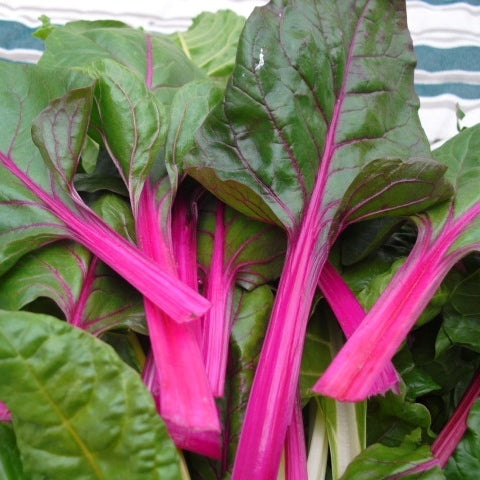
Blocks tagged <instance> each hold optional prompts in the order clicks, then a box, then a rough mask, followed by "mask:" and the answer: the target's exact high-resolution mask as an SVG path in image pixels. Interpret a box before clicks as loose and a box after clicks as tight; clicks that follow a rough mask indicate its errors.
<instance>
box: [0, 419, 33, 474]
mask: <svg viewBox="0 0 480 480" xmlns="http://www.w3.org/2000/svg"><path fill="white" fill-rule="evenodd" d="M0 477H1V478H2V480H31V478H32V477H31V476H30V475H28V474H26V473H25V472H24V470H23V464H22V459H21V457H20V452H19V450H18V447H17V440H16V438H15V432H14V431H13V427H12V425H11V424H10V423H7V422H0Z"/></svg>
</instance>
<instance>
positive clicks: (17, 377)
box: [0, 311, 180, 480]
mask: <svg viewBox="0 0 480 480" xmlns="http://www.w3.org/2000/svg"><path fill="white" fill-rule="evenodd" d="M0 373H1V378H2V382H1V384H0V398H1V399H2V401H5V403H7V404H8V406H9V407H10V409H11V411H12V414H13V425H14V428H15V433H16V436H17V442H18V446H19V449H20V451H21V453H22V459H23V463H24V467H25V469H26V470H27V471H28V472H31V473H34V474H36V475H40V474H43V475H46V476H47V477H49V478H52V479H64V478H76V479H79V480H83V479H85V480H87V479H88V480H91V479H111V478H124V477H126V478H129V479H132V480H136V479H138V480H140V479H149V480H151V479H153V478H158V479H160V478H161V479H162V480H163V479H172V480H177V479H178V478H179V477H180V471H179V460H178V457H177V454H176V450H175V447H174V445H173V443H172V442H171V440H170V438H169V437H168V435H167V432H166V429H165V426H164V424H163V422H162V420H161V419H160V417H159V416H158V415H157V413H156V409H155V405H154V402H153V399H152V396H151V394H150V392H149V391H148V390H147V388H146V387H145V386H144V384H143V383H142V381H141V379H140V376H139V375H138V374H136V373H135V372H134V371H133V370H132V369H131V368H130V367H128V366H127V365H126V364H125V363H124V362H123V361H122V360H120V358H119V357H118V356H117V355H116V354H115V353H114V351H113V350H112V349H111V347H109V346H108V345H106V344H105V343H103V342H102V341H100V340H98V339H96V338H94V337H92V336H91V335H89V334H87V333H85V332H83V331H82V330H80V329H77V328H74V327H72V326H71V325H69V324H67V323H65V322H61V321H59V320H57V319H55V318H52V317H49V316H44V315H38V314H30V313H26V312H10V311H1V313H0ZM39 431H41V435H39Z"/></svg>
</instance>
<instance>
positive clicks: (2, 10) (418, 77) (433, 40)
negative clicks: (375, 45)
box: [0, 0, 480, 146]
mask: <svg viewBox="0 0 480 480" xmlns="http://www.w3.org/2000/svg"><path fill="white" fill-rule="evenodd" d="M33 3H34V2H31V1H30V0H6V1H2V0H0V59H7V60H12V61H21V62H35V61H36V60H37V59H38V58H39V56H40V55H41V51H42V42H41V41H39V40H37V39H35V38H34V37H32V32H33V31H34V30H35V29H36V27H38V26H39V25H40V21H39V20H38V19H39V17H40V16H41V15H46V16H47V17H49V18H50V20H51V21H52V23H56V24H62V23H65V22H67V21H70V20H77V19H86V20H95V19H105V18H115V19H118V20H121V21H123V22H125V23H128V24H130V25H132V26H134V27H140V26H141V27H143V28H145V29H146V30H149V31H156V32H163V33H171V32H173V31H177V30H185V29H186V28H188V26H189V25H190V22H191V19H192V17H194V16H196V15H197V14H198V13H200V12H201V11H203V10H208V11H216V10H220V9H231V10H233V11H235V12H237V13H238V14H240V15H243V16H248V15H249V14H250V12H251V11H252V9H253V8H254V7H255V6H259V5H264V4H265V3H267V2H266V0H203V1H201V0H176V1H175V2H171V1H166V0H164V1H157V2H151V1H150V0H135V2H131V1H130V0H115V1H113V0H82V2H81V6H77V5H76V4H75V6H66V5H65V3H66V2H64V0H42V2H38V4H40V5H39V6H32V4H33ZM68 3H69V4H70V5H71V3H70V2H68ZM79 3H80V2H79ZM407 14H408V24H409V28H410V31H411V34H412V38H413V42H414V47H415V51H416V54H417V58H418V65H417V69H416V73H415V85H416V89H417V92H418V95H419V96H420V102H421V108H420V117H421V120H422V124H423V126H424V128H425V131H426V133H427V136H428V138H429V140H430V142H431V143H432V145H434V146H436V145H438V144H440V143H442V142H443V141H445V140H446V139H448V138H450V137H452V136H453V135H455V133H456V132H457V109H458V108H459V109H460V110H461V111H462V112H463V113H464V114H465V117H464V118H463V120H461V126H470V125H474V124H476V123H480V0H464V1H454V0H407Z"/></svg>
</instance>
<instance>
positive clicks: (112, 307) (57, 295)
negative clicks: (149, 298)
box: [0, 242, 146, 335]
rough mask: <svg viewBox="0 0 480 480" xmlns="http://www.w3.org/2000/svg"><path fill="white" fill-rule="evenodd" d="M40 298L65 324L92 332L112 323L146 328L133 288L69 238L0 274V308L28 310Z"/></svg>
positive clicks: (112, 326) (31, 255) (29, 255)
mask: <svg viewBox="0 0 480 480" xmlns="http://www.w3.org/2000/svg"><path fill="white" fill-rule="evenodd" d="M40 297H47V298H50V299H51V300H53V301H54V302H55V303H56V304H57V306H58V307H59V309H60V310H61V311H62V312H63V315H64V318H65V319H66V320H67V321H68V322H69V323H71V324H72V325H75V326H77V327H80V328H83V329H85V330H88V331H90V332H91V333H93V334H95V335H99V334H100V333H102V332H104V331H106V330H109V329H112V328H117V327H130V328H133V329H135V330H139V331H141V332H146V327H145V319H144V311H143V302H142V298H141V296H140V295H139V294H138V292H137V291H136V290H134V289H132V288H131V287H130V285H128V284H127V283H126V282H125V281H124V280H123V279H122V278H121V277H119V276H118V275H116V274H115V273H113V272H112V271H111V270H110V269H109V268H107V267H106V266H105V265H104V264H102V263H101V262H99V261H98V259H96V258H95V257H93V256H92V255H91V254H90V252H89V251H88V250H86V249H85V248H84V247H82V246H81V245H78V244H74V243H72V242H56V243H55V244H52V245H49V246H47V247H44V248H42V249H39V250H36V251H35V252H32V253H30V254H27V255H26V256H24V257H23V258H22V259H21V260H20V261H19V262H18V263H17V264H16V265H15V267H14V268H12V269H11V270H10V271H9V272H8V273H7V274H6V275H4V276H3V277H1V278H0V308H3V309H8V310H20V309H23V308H25V309H27V310H28V309H29V307H28V304H30V303H31V302H33V301H35V300H36V299H38V298H40Z"/></svg>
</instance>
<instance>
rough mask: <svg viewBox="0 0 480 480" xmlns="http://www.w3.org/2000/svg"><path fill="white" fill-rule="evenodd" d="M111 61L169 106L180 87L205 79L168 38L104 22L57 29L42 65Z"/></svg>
mask: <svg viewBox="0 0 480 480" xmlns="http://www.w3.org/2000/svg"><path fill="white" fill-rule="evenodd" d="M107 59H111V60H114V61H116V62H118V63H120V64H122V65H124V66H125V67H126V68H127V69H128V70H129V71H131V72H133V73H135V74H136V75H137V76H138V77H140V78H143V79H144V80H145V81H146V83H147V84H148V85H149V86H150V88H151V89H152V90H153V91H154V92H155V94H156V95H157V97H158V98H159V99H160V100H161V101H162V102H164V103H167V104H168V103H170V101H171V98H172V95H173V93H174V92H175V90H176V89H177V88H178V87H179V86H180V85H183V84H184V83H187V82H189V81H191V80H193V79H198V78H204V77H205V74H204V73H202V72H201V70H200V69H199V68H198V67H196V66H195V65H194V63H193V62H191V61H190V60H189V59H188V58H187V56H186V55H185V54H184V53H183V52H182V51H181V49H180V48H179V47H177V46H176V45H175V44H174V42H172V40H171V39H169V38H168V37H166V36H164V35H156V34H149V33H147V32H145V31H143V30H140V29H134V28H131V27H128V26H126V25H121V26H119V25H118V23H112V22H102V21H100V22H88V21H79V22H71V23H67V24H66V25H64V26H60V27H55V28H54V29H53V30H52V31H51V32H50V34H49V35H48V36H47V38H46V40H45V52H44V54H43V55H42V58H41V59H40V62H39V63H40V64H41V65H45V66H56V67H61V68H71V67H85V66H87V65H90V64H92V63H93V62H97V61H101V60H107Z"/></svg>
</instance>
